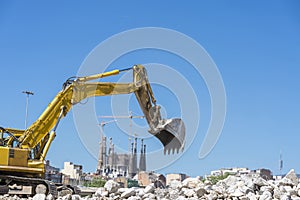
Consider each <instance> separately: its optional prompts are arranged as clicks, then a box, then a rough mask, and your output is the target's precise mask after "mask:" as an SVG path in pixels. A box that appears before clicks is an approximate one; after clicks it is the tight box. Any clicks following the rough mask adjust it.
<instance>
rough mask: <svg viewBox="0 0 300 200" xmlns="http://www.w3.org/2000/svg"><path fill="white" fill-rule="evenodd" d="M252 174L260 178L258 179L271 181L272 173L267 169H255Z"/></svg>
mask: <svg viewBox="0 0 300 200" xmlns="http://www.w3.org/2000/svg"><path fill="white" fill-rule="evenodd" d="M252 173H253V174H256V175H257V176H260V177H262V178H263V179H266V180H271V179H273V175H272V172H271V170H269V169H263V168H262V169H256V170H253V171H252Z"/></svg>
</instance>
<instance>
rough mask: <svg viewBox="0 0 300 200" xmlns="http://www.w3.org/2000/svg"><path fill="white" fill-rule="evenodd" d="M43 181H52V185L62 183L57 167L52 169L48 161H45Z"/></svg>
mask: <svg viewBox="0 0 300 200" xmlns="http://www.w3.org/2000/svg"><path fill="white" fill-rule="evenodd" d="M45 170H46V173H45V179H46V180H49V181H52V182H54V183H61V182H62V173H60V169H59V168H57V167H53V166H51V165H50V161H49V160H47V161H46V164H45Z"/></svg>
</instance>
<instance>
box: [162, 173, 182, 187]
mask: <svg viewBox="0 0 300 200" xmlns="http://www.w3.org/2000/svg"><path fill="white" fill-rule="evenodd" d="M186 178H187V176H186V174H167V177H166V185H170V183H171V182H172V181H174V180H177V181H183V180H184V179H186Z"/></svg>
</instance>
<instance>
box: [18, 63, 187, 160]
mask: <svg viewBox="0 0 300 200" xmlns="http://www.w3.org/2000/svg"><path fill="white" fill-rule="evenodd" d="M131 69H132V70H133V82H131V83H106V82H89V81H91V80H95V79H99V78H103V77H107V76H112V75H116V74H119V73H120V72H121V71H122V70H113V71H110V72H106V73H102V74H97V75H93V76H87V77H79V78H75V79H74V80H72V81H70V80H69V81H68V82H67V83H66V84H64V88H63V90H62V91H61V92H59V93H58V94H57V95H56V97H55V98H54V99H53V101H52V102H51V103H50V104H49V105H48V107H47V108H46V110H45V111H44V112H43V113H42V115H41V116H40V117H39V118H38V119H37V120H36V121H35V122H34V123H33V124H32V125H31V126H30V127H29V128H28V129H26V130H25V131H24V132H23V134H22V135H21V136H20V137H19V138H18V141H19V143H20V147H21V148H25V149H26V148H27V149H33V148H35V147H37V146H38V147H39V150H38V151H37V152H38V153H36V154H37V155H38V156H37V155H36V156H35V157H36V158H38V157H40V158H39V159H44V157H45V155H46V153H47V151H48V149H49V146H50V143H51V141H52V140H53V139H54V136H55V129H56V127H57V124H58V122H59V121H60V119H61V118H63V117H64V116H65V115H66V114H67V113H68V112H69V111H70V109H71V108H72V106H73V105H75V104H77V103H79V102H80V101H82V100H84V99H86V98H89V97H93V96H107V95H118V94H129V93H134V94H135V96H136V98H137V100H138V103H139V105H140V107H141V110H142V111H143V113H144V116H145V118H146V120H147V122H148V124H149V132H150V133H151V134H153V135H154V136H155V137H157V138H158V139H159V140H160V141H161V142H162V144H163V145H164V147H165V152H168V153H170V151H171V150H172V151H173V152H174V150H177V152H178V151H179V150H180V149H181V150H182V149H183V147H184V139H185V127H184V123H183V122H182V120H181V119H169V120H165V119H162V118H161V114H160V110H159V108H160V107H159V106H158V105H156V100H155V98H154V94H153V92H152V89H151V86H150V84H149V81H148V77H147V73H146V70H145V68H144V67H143V66H141V65H135V66H134V67H133V68H131ZM51 130H54V134H52V135H54V136H52V137H51ZM15 132H18V133H21V132H22V131H21V130H18V131H16V130H15ZM49 134H50V136H49ZM47 143H48V145H47ZM41 149H45V150H41Z"/></svg>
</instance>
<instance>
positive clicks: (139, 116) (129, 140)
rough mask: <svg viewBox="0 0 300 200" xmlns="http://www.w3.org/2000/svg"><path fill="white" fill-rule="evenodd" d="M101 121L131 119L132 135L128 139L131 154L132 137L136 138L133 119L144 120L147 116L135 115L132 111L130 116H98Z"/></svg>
mask: <svg viewBox="0 0 300 200" xmlns="http://www.w3.org/2000/svg"><path fill="white" fill-rule="evenodd" d="M98 117H99V118H101V119H111V118H113V119H130V123H129V127H130V135H129V137H128V152H130V148H131V147H130V145H131V137H135V135H134V133H133V127H132V126H133V123H132V122H133V119H134V118H136V119H144V118H145V116H143V115H133V114H132V111H130V112H129V115H106V116H98Z"/></svg>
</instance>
